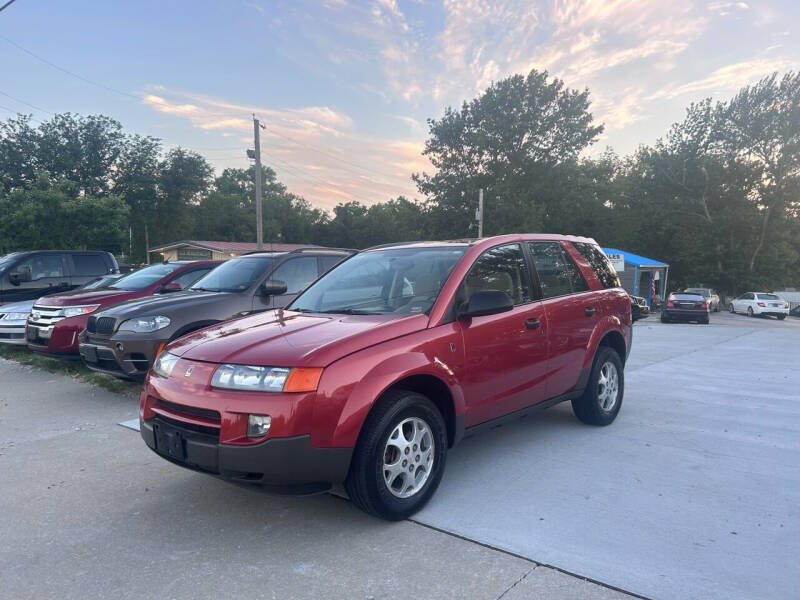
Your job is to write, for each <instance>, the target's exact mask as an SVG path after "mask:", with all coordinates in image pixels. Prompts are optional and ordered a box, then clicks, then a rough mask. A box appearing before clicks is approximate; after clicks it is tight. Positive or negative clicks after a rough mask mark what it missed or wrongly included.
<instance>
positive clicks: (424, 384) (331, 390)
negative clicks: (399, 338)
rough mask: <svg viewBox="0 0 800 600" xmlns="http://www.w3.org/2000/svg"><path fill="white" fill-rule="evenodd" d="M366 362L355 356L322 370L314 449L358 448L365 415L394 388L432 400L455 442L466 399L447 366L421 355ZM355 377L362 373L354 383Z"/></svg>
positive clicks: (316, 405) (410, 354)
mask: <svg viewBox="0 0 800 600" xmlns="http://www.w3.org/2000/svg"><path fill="white" fill-rule="evenodd" d="M359 354H361V353H359ZM362 360H363V357H361V358H359V357H356V356H355V355H351V357H348V358H345V359H343V360H342V361H339V362H337V363H334V365H331V367H332V368H331V367H329V368H327V369H325V372H323V375H322V379H321V380H320V386H319V389H318V390H317V401H316V402H315V405H314V418H313V425H312V441H313V443H314V445H317V446H355V444H356V442H357V441H358V437H359V435H360V432H361V428H362V426H363V424H364V421H365V420H366V418H367V415H369V413H370V411H371V410H372V408H373V407H374V406H375V403H376V402H377V401H378V399H379V398H381V397H382V396H383V395H384V394H385V393H386V392H387V391H388V390H391V389H407V390H410V391H414V392H417V393H419V394H423V395H424V396H426V397H428V398H429V399H430V400H431V402H433V403H434V404H435V405H436V406H437V407H438V408H439V410H440V411H441V413H442V417H443V419H444V421H445V424H446V425H447V434H448V443H449V444H452V443H453V440H454V439H455V437H456V433H457V432H456V417H455V415H457V414H461V413H463V412H464V398H463V394H462V393H461V388H460V387H459V385H458V383H457V381H456V380H455V377H454V376H453V375H451V374H449V373H448V372H447V368H446V366H443V363H441V364H440V363H439V362H438V361H431V360H430V359H429V357H428V356H427V355H425V354H423V353H420V352H407V353H403V354H399V355H394V356H389V357H379V359H378V360H377V361H376V362H373V363H372V364H371V365H370V366H369V367H368V368H367V369H364V366H365V365H364V363H363V362H362ZM370 362H371V361H370ZM353 373H363V375H361V376H360V378H359V379H357V380H356V381H353V375H352V374H353ZM451 436H452V437H451Z"/></svg>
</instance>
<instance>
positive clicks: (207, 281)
mask: <svg viewBox="0 0 800 600" xmlns="http://www.w3.org/2000/svg"><path fill="white" fill-rule="evenodd" d="M273 260H275V259H274V257H272V256H263V255H262V256H243V257H240V258H233V259H231V260H229V261H227V262H224V263H222V264H221V265H220V266H218V267H217V268H216V269H213V270H212V271H211V272H210V273H209V274H208V275H206V276H205V277H201V278H200V279H198V280H197V282H196V283H195V284H194V285H193V286H192V287H191V288H189V289H192V290H204V291H207V292H242V291H244V290H246V289H247V288H249V287H250V286H251V285H253V282H254V281H255V280H256V279H258V278H259V277H261V276H262V275H263V274H264V272H265V271H266V270H267V269H268V268H269V266H270V265H271V264H272V261H273Z"/></svg>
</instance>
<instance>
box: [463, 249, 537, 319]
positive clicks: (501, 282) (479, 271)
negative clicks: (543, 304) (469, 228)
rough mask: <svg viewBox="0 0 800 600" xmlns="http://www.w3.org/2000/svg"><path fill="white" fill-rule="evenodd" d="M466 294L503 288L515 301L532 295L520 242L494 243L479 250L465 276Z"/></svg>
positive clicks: (501, 289)
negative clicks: (495, 245)
mask: <svg viewBox="0 0 800 600" xmlns="http://www.w3.org/2000/svg"><path fill="white" fill-rule="evenodd" d="M464 283H465V288H466V289H465V291H466V297H467V298H469V297H470V296H472V294H473V293H475V292H483V291H489V290H495V291H500V292H505V293H506V294H508V295H509V297H510V298H511V300H513V302H514V305H515V306H516V305H519V304H525V303H526V302H530V301H531V300H532V299H533V293H532V291H531V290H532V287H531V283H530V277H529V276H528V271H527V269H526V268H525V258H524V257H523V255H522V248H521V247H520V246H519V244H508V245H506V246H497V247H496V248H491V249H489V250H487V251H486V252H484V253H483V254H481V256H480V257H479V258H478V260H476V261H475V264H474V265H472V269H470V272H469V274H468V275H467V277H466V279H465V280H464Z"/></svg>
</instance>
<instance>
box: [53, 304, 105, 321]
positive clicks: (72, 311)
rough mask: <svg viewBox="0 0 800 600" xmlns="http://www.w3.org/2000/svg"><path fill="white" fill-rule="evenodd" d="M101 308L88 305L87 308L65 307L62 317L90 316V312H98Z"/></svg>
mask: <svg viewBox="0 0 800 600" xmlns="http://www.w3.org/2000/svg"><path fill="white" fill-rule="evenodd" d="M98 308H100V305H99V304H86V305H85V306H65V307H64V308H62V309H61V311H60V312H61V316H62V317H64V318H67V317H77V316H78V315H88V314H89V313H90V312H94V311H96V310H97V309H98Z"/></svg>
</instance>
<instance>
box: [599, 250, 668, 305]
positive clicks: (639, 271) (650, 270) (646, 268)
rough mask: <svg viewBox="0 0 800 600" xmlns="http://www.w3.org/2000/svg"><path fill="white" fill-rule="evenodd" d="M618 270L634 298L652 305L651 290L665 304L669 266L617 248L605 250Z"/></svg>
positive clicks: (622, 281)
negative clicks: (644, 300)
mask: <svg viewBox="0 0 800 600" xmlns="http://www.w3.org/2000/svg"><path fill="white" fill-rule="evenodd" d="M603 252H605V254H606V256H608V258H609V260H610V261H611V264H612V265H614V268H615V269H616V270H617V275H619V279H620V282H621V283H622V287H623V288H625V291H627V292H628V293H629V294H631V295H632V296H642V297H643V298H645V299H646V300H647V305H648V306H650V305H651V304H652V298H651V290H652V289H653V288H655V294H656V296H657V297H659V298H661V301H662V302H663V301H664V300H665V299H666V295H667V278H668V275H669V265H668V264H667V263H665V262H661V261H660V260H655V259H654V258H647V257H646V256H639V255H638V254H634V253H633V252H627V251H625V250H619V249H617V248H603Z"/></svg>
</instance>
